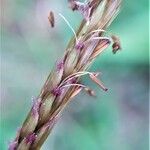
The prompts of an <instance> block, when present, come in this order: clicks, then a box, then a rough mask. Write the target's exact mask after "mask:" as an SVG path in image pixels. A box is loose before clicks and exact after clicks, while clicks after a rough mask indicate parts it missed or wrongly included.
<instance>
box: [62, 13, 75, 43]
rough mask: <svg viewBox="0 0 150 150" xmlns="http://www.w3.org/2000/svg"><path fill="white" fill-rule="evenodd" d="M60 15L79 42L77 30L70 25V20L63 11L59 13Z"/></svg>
mask: <svg viewBox="0 0 150 150" xmlns="http://www.w3.org/2000/svg"><path fill="white" fill-rule="evenodd" d="M59 16H60V17H61V18H62V19H63V20H64V21H65V22H66V24H67V25H68V27H69V28H70V29H71V30H72V32H73V34H74V36H75V39H76V43H77V41H78V39H77V35H76V32H75V31H74V29H73V27H72V26H71V25H70V23H69V21H68V20H67V19H66V18H65V17H64V16H63V15H62V14H61V13H59Z"/></svg>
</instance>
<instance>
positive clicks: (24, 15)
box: [0, 0, 149, 150]
mask: <svg viewBox="0 0 150 150" xmlns="http://www.w3.org/2000/svg"><path fill="white" fill-rule="evenodd" d="M1 2H2V7H1V8H2V15H1V17H2V18H1V19H2V28H1V33H2V34H1V37H2V38H1V39H2V43H1V44H2V45H1V48H2V50H1V85H2V88H1V136H0V138H1V139H0V146H1V148H0V149H1V150H6V149H7V145H8V143H9V141H11V140H12V139H13V138H14V137H15V134H16V130H17V128H19V127H20V126H21V124H22V122H23V121H24V119H25V117H26V115H27V113H28V111H29V109H30V108H31V105H32V100H31V98H32V97H35V96H37V95H38V93H39V91H40V88H41V87H42V85H43V83H44V81H45V79H46V77H47V75H48V74H49V72H50V70H51V68H52V67H53V65H54V63H55V61H56V60H57V58H60V57H61V55H62V54H63V51H64V49H65V47H66V45H67V43H68V41H69V39H70V38H71V36H72V32H71V31H70V29H69V28H68V27H67V26H66V24H65V23H64V21H63V20H62V19H61V18H59V16H58V15H57V13H59V12H61V13H62V14H63V15H64V16H66V18H67V19H68V20H69V22H70V23H71V24H72V26H73V27H74V29H77V27H78V26H79V23H80V21H81V19H82V17H81V16H80V15H79V14H78V13H73V12H72V11H71V10H70V9H69V8H68V5H67V0H61V1H51V0H32V1H31V0H13V1H12V0H4V1H1ZM49 10H53V11H54V13H56V27H55V28H54V29H51V28H50V26H49V23H48V20H47V16H48V12H49ZM109 31H110V32H112V33H116V34H117V35H118V36H119V37H120V39H121V43H122V51H121V52H118V53H117V54H116V55H113V54H112V52H111V49H107V50H106V51H105V53H103V54H102V55H101V56H99V57H98V58H97V60H96V61H95V62H94V64H93V65H92V67H91V69H90V70H92V71H101V72H102V76H101V79H102V80H103V82H104V83H105V85H106V86H107V87H108V88H109V91H108V92H103V91H101V90H100V89H99V88H98V87H97V86H96V85H94V84H93V83H92V82H91V81H90V80H89V79H88V78H86V79H84V82H85V83H86V84H87V85H90V86H91V87H92V88H93V89H94V90H95V91H96V93H97V97H96V98H92V97H89V96H88V95H87V94H86V93H84V92H82V93H81V94H80V95H78V96H77V97H76V98H75V99H74V100H73V101H72V102H71V103H70V104H69V105H68V107H67V108H66V109H65V111H64V112H63V114H62V117H61V119H60V120H59V121H58V123H57V125H56V126H55V128H54V130H53V132H52V134H51V136H50V137H49V138H48V139H47V142H46V143H45V144H44V146H43V148H42V149H43V150H148V143H149V140H148V111H149V109H148V107H149V103H148V92H149V91H148V90H149V86H148V81H149V80H148V66H149V63H148V56H149V53H148V48H149V47H148V44H149V43H148V38H149V37H148V1H147V0H141V1H136V0H124V1H123V5H122V9H121V12H120V15H119V16H118V17H117V18H116V20H115V21H114V22H113V24H112V25H111V27H110V28H109Z"/></svg>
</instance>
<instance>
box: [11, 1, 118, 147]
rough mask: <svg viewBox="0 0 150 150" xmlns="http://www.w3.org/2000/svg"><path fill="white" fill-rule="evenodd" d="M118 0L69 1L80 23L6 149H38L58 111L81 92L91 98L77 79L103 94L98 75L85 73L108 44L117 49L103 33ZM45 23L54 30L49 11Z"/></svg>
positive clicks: (88, 90)
mask: <svg viewBox="0 0 150 150" xmlns="http://www.w3.org/2000/svg"><path fill="white" fill-rule="evenodd" d="M120 3H121V0H90V1H88V2H85V3H81V2H78V1H75V0H70V1H69V5H70V8H71V9H72V10H73V11H78V12H79V13H81V15H82V16H83V21H82V22H81V25H80V27H79V29H78V31H77V32H74V30H73V28H72V27H71V25H70V23H69V22H68V21H67V19H66V18H65V17H64V16H63V15H62V14H60V17H62V19H63V20H64V21H65V22H66V23H67V25H68V26H69V28H71V30H72V31H73V33H74V37H73V38H72V39H71V40H70V42H69V44H68V46H67V48H66V51H65V54H64V56H63V57H62V59H61V60H60V61H58V62H57V63H56V65H55V67H54V69H53V70H52V72H51V73H50V75H49V76H48V78H47V80H46V82H45V83H44V85H43V87H42V89H41V92H40V94H39V96H37V98H36V99H35V102H34V104H33V106H32V108H31V111H30V112H29V114H28V116H27V118H26V119H25V121H24V123H23V125H22V127H21V129H20V130H19V131H18V133H17V137H16V138H15V140H14V141H13V142H12V143H11V144H10V145H9V150H39V149H40V148H41V146H42V145H43V143H44V142H45V140H46V138H47V137H48V135H49V134H50V133H51V131H52V129H53V127H54V125H55V123H56V122H57V120H58V119H59V116H60V114H61V112H62V110H63V109H64V108H65V107H66V105H67V104H68V103H69V102H70V101H71V100H72V98H73V97H75V96H76V95H77V94H78V93H79V92H80V91H81V90H85V91H86V92H87V93H88V94H89V95H91V96H94V95H95V93H94V91H93V90H92V89H90V88H89V87H87V86H86V85H83V84H82V82H81V80H80V77H81V76H85V75H88V76H89V77H90V79H91V80H92V81H93V82H94V83H96V84H97V85H98V86H99V87H100V88H101V89H102V90H104V91H107V88H106V87H105V86H104V84H103V83H102V81H100V80H99V79H98V75H99V73H97V72H88V71H87V69H88V68H89V66H90V65H91V63H92V62H93V61H94V60H95V59H96V57H97V56H99V55H100V54H101V53H102V52H103V51H104V50H105V49H106V48H107V47H108V46H110V45H111V43H112V48H113V52H115V53H116V51H118V50H119V49H120V41H119V39H118V38H117V37H116V36H114V35H113V36H111V35H110V34H108V33H107V31H106V30H107V28H108V26H109V25H110V23H111V22H112V21H113V19H114V18H115V17H116V16H117V14H118V11H119V8H120ZM48 19H49V21H50V24H51V27H54V14H53V13H52V12H50V16H49V18H48Z"/></svg>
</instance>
